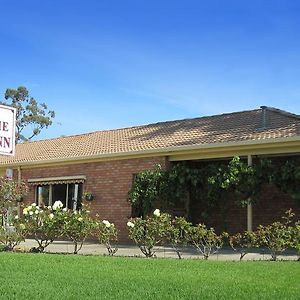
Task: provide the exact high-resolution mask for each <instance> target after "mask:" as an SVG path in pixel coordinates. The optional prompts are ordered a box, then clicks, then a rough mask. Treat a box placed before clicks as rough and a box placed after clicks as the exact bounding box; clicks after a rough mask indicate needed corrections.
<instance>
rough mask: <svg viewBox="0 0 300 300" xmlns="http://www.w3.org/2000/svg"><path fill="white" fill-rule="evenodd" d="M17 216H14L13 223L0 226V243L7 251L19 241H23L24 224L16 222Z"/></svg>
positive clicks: (12, 248)
mask: <svg viewBox="0 0 300 300" xmlns="http://www.w3.org/2000/svg"><path fill="white" fill-rule="evenodd" d="M18 221H19V217H18V216H16V217H15V220H14V222H13V223H11V224H10V225H9V224H8V225H7V226H4V227H0V244H2V245H4V246H5V247H6V249H7V251H12V250H14V248H15V247H16V246H18V245H19V244H20V243H21V242H23V241H25V235H26V230H25V225H24V224H22V223H20V222H18Z"/></svg>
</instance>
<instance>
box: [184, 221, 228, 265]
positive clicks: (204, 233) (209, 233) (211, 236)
mask: <svg viewBox="0 0 300 300" xmlns="http://www.w3.org/2000/svg"><path fill="white" fill-rule="evenodd" d="M188 236H189V237H188V239H189V242H190V243H191V244H192V245H193V246H194V247H196V249H197V250H198V251H199V252H200V253H201V254H202V255H203V258H204V259H208V258H209V256H210V255H211V254H214V253H216V252H217V251H218V250H219V249H220V248H221V247H222V246H223V239H224V237H227V236H228V235H227V233H225V232H224V233H223V234H222V235H217V234H216V233H215V231H214V229H213V228H209V229H208V228H207V227H206V225H204V224H198V225H197V226H193V227H191V230H190V231H189V233H188Z"/></svg>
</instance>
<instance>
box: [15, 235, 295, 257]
mask: <svg viewBox="0 0 300 300" xmlns="http://www.w3.org/2000/svg"><path fill="white" fill-rule="evenodd" d="M20 246H21V247H25V248H28V249H29V248H32V247H37V243H36V241H34V240H30V239H27V240H26V241H25V242H24V243H21V245H20ZM73 249H74V246H73V244H72V243H71V242H69V241H55V242H53V243H52V244H51V245H49V246H48V247H47V248H46V252H51V253H73ZM155 250H156V256H157V257H161V258H177V255H176V253H175V252H174V251H173V249H172V248H171V247H156V248H155ZM79 254H83V255H105V254H106V255H107V250H106V248H105V247H104V246H103V245H99V244H97V243H91V242H86V243H85V244H84V245H83V247H82V249H81V250H80V252H79ZM115 256H131V257H135V256H137V257H143V256H144V255H143V254H142V252H141V251H140V249H139V248H138V247H137V246H134V245H118V251H117V253H116V254H115ZM182 257H183V258H198V259H199V258H202V257H201V256H200V255H199V254H198V253H197V251H196V250H195V249H194V248H192V247H185V248H182ZM270 258H271V256H270V255H269V254H268V252H267V251H266V250H265V249H255V250H254V251H253V252H252V253H249V254H247V255H246V256H245V257H244V259H243V260H269V259H270ZM209 259H213V260H229V261H230V260H231V261H233V260H235V261H238V260H239V254H238V253H235V252H234V251H233V250H231V249H230V248H225V249H221V250H220V251H219V252H218V253H216V254H214V255H212V256H211V257H210V258H209ZM279 259H284V260H296V259H297V256H296V255H295V254H294V253H293V252H288V253H287V254H285V255H280V256H279Z"/></svg>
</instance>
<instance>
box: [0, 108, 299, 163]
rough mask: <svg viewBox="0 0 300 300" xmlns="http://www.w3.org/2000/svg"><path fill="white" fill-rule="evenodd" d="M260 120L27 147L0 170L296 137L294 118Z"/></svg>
mask: <svg viewBox="0 0 300 300" xmlns="http://www.w3.org/2000/svg"><path fill="white" fill-rule="evenodd" d="M262 118H263V110H262V109H256V110H250V111H242V112H236V113H229V114H222V115H216V116H210V117H201V118H195V119H185V120H177V121H170V122H161V123H156V124H149V125H144V126H136V127H130V128H122V129H115V130H104V131H96V132H91V133H87V134H81V135H74V136H68V137H60V138H55V139H49V140H41V141H35V142H26V143H23V144H19V145H17V147H16V155H15V156H14V157H8V156H0V165H9V164H12V163H14V164H15V163H20V164H22V163H29V162H41V163H42V162H43V161H49V160H56V159H72V158H74V159H76V158H79V157H80V158H84V157H86V158H88V157H89V156H97V155H105V154H106V155H107V154H122V153H128V152H129V153H130V152H136V151H147V150H151V149H161V150H163V149H166V148H169V147H176V146H189V145H199V146H201V145H204V144H214V143H222V142H238V141H247V140H266V139H271V138H284V137H293V136H300V118H299V116H297V115H294V114H291V113H288V112H285V111H282V110H279V109H275V108H269V107H268V108H266V123H267V126H266V128H263V127H262V125H263V122H262Z"/></svg>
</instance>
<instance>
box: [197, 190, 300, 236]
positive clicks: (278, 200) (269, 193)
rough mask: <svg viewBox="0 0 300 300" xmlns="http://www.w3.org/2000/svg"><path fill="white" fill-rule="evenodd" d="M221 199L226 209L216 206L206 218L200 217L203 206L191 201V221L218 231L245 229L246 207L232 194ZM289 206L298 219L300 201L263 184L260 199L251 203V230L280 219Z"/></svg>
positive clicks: (239, 230)
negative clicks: (201, 223)
mask: <svg viewBox="0 0 300 300" xmlns="http://www.w3.org/2000/svg"><path fill="white" fill-rule="evenodd" d="M223 201H224V203H225V202H226V211H224V210H222V209H221V208H216V209H215V210H214V211H213V212H212V213H211V215H210V216H209V217H208V218H207V219H205V218H203V217H201V213H202V212H203V207H202V206H201V205H199V204H197V203H193V204H192V205H193V211H194V220H193V221H194V222H205V223H206V224H207V225H208V226H212V227H214V228H215V229H216V231H217V232H219V233H220V232H222V231H224V230H225V231H228V232H229V233H236V232H241V231H244V230H247V207H241V206H239V205H237V204H236V201H237V199H236V197H234V196H233V195H232V196H229V197H227V199H223ZM290 208H292V209H293V211H294V213H295V214H296V218H297V219H298V220H299V219H300V201H297V200H293V199H291V198H290V197H289V196H288V195H287V194H285V193H283V192H281V191H280V190H279V189H278V188H277V187H275V186H273V185H265V186H264V187H263V188H262V191H261V195H260V199H258V201H257V202H256V203H255V204H253V230H255V229H256V228H257V226H258V225H267V224H271V223H272V222H275V221H280V220H281V217H282V216H283V215H284V213H285V211H287V210H288V209H290Z"/></svg>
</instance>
